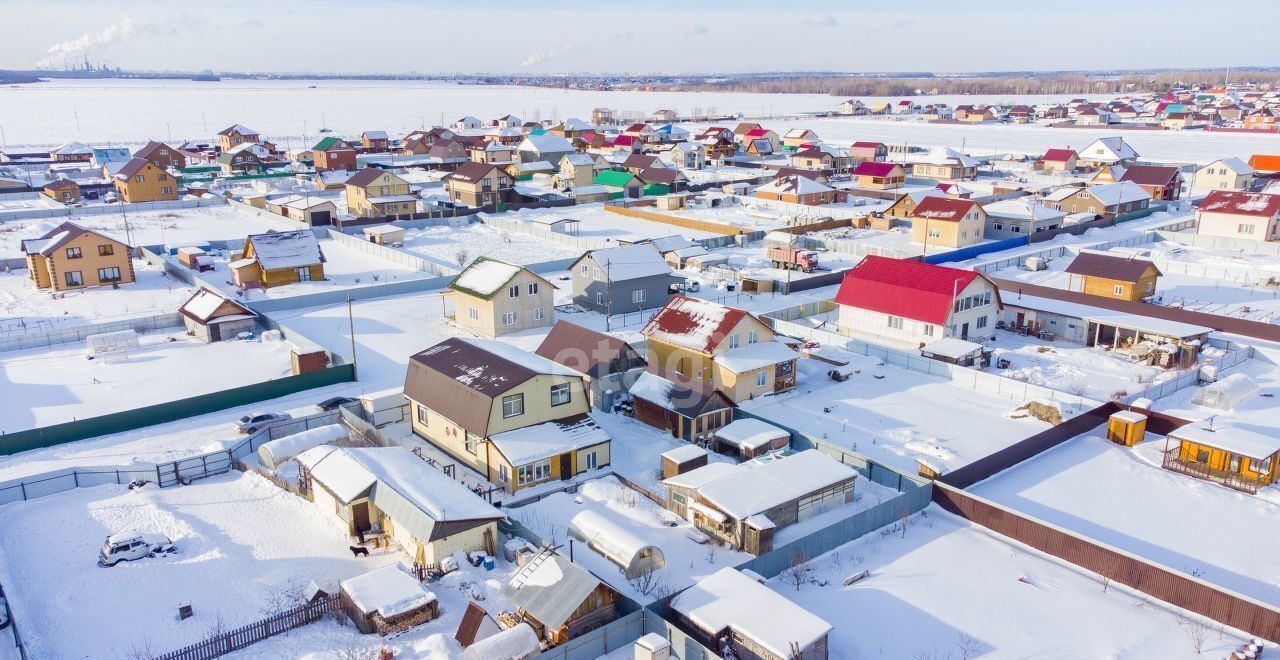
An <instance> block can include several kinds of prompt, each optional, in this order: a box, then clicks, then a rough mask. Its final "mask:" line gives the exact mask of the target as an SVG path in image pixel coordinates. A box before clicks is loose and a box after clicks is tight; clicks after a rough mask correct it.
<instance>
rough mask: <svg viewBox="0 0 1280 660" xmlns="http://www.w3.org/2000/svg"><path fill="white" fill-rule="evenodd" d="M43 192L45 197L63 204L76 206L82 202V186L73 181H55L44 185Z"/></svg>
mask: <svg viewBox="0 0 1280 660" xmlns="http://www.w3.org/2000/svg"><path fill="white" fill-rule="evenodd" d="M41 192H42V193H44V196H45V197H48V198H49V199H52V200H55V201H57V202H61V203H63V204H75V203H77V202H79V201H80V184H78V183H76V182H75V181H72V180H71V179H54V180H52V181H50V182H49V183H46V184H44V188H43V189H42V190H41Z"/></svg>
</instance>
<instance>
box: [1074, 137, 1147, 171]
mask: <svg viewBox="0 0 1280 660" xmlns="http://www.w3.org/2000/svg"><path fill="white" fill-rule="evenodd" d="M1137 160H1138V152H1137V151H1134V149H1133V147H1131V146H1129V143H1127V142H1125V141H1124V138H1122V137H1104V138H1098V139H1097V140H1094V141H1093V142H1091V143H1089V146H1087V147H1085V148H1084V149H1081V150H1080V152H1079V158H1078V163H1079V164H1080V165H1081V166H1082V167H1101V166H1103V165H1120V166H1123V167H1128V166H1129V165H1133V164H1134V162H1135V161H1137Z"/></svg>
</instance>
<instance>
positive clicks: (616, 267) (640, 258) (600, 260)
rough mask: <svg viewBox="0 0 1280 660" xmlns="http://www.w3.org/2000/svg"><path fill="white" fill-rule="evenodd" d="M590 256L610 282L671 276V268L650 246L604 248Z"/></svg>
mask: <svg viewBox="0 0 1280 660" xmlns="http://www.w3.org/2000/svg"><path fill="white" fill-rule="evenodd" d="M588 256H590V257H591V259H592V260H593V261H595V262H596V264H597V265H598V266H600V269H601V270H603V271H604V272H605V275H606V276H607V277H608V279H609V281H610V282H625V281H627V280H636V279H640V278H642V277H653V276H656V275H669V274H671V266H670V265H668V264H667V262H666V261H664V260H663V259H662V255H661V254H659V253H658V251H657V250H655V249H653V248H652V247H649V246H648V245H624V246H620V247H611V248H602V249H599V250H592V251H591V252H589V253H588Z"/></svg>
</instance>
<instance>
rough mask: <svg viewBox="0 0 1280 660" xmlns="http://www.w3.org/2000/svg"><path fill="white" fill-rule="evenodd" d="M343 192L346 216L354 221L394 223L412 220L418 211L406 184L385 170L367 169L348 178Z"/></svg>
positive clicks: (414, 198)
mask: <svg viewBox="0 0 1280 660" xmlns="http://www.w3.org/2000/svg"><path fill="white" fill-rule="evenodd" d="M344 188H345V190H344V194H345V195H346V198H347V212H348V213H351V214H353V215H355V216H356V217H360V218H391V219H396V218H400V217H409V216H412V215H413V214H414V213H415V212H416V211H417V209H418V198H417V197H415V196H414V195H413V194H412V193H411V192H410V187H409V182H408V181H405V180H404V179H402V178H400V176H399V175H397V174H395V173H394V172H389V171H387V170H382V169H378V168H376V167H366V168H364V169H362V170H360V171H359V172H356V173H355V174H353V175H351V178H349V179H347V183H346V185H345V186H344Z"/></svg>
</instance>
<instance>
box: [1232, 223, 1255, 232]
mask: <svg viewBox="0 0 1280 660" xmlns="http://www.w3.org/2000/svg"><path fill="white" fill-rule="evenodd" d="M1236 232H1237V233H1240V234H1252V233H1253V225H1251V224H1248V223H1243V224H1241V225H1240V226H1239V227H1236Z"/></svg>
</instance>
